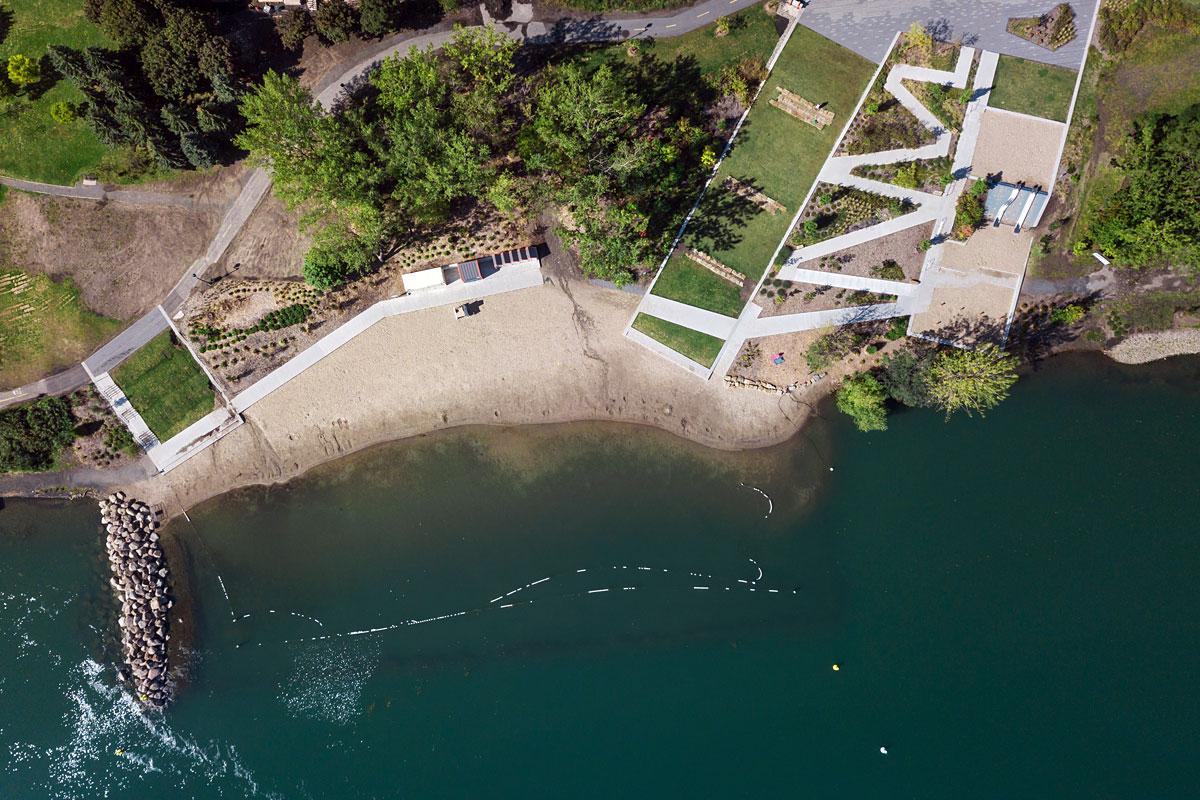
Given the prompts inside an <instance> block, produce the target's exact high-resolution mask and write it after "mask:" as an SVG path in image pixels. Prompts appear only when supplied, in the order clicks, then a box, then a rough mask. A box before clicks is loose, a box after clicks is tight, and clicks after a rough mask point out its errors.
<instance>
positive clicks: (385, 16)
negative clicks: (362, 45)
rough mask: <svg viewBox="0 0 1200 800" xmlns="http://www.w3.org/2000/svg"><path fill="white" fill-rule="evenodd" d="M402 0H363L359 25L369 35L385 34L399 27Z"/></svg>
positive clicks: (360, 5) (359, 10)
mask: <svg viewBox="0 0 1200 800" xmlns="http://www.w3.org/2000/svg"><path fill="white" fill-rule="evenodd" d="M400 1H401V0H361V2H360V3H359V4H358V25H359V28H360V29H361V30H362V32H363V33H365V34H367V35H368V36H383V35H384V34H385V33H391V32H392V31H394V30H396V29H397V27H398V23H399V19H400Z"/></svg>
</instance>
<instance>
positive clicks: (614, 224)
mask: <svg viewBox="0 0 1200 800" xmlns="http://www.w3.org/2000/svg"><path fill="white" fill-rule="evenodd" d="M574 199H575V204H574V209H573V217H574V225H572V226H570V227H562V228H560V229H559V235H560V236H561V237H562V239H563V241H564V242H566V243H567V244H569V245H572V246H574V247H575V248H576V249H577V250H578V252H579V268H580V269H581V270H583V274H584V275H590V276H592V277H596V278H602V279H604V280H609V281H613V282H614V283H616V284H617V285H618V286H624V285H625V284H627V283H629V282H630V281H632V280H633V270H634V268H636V267H638V266H640V265H642V264H643V263H645V261H646V259H647V258H648V257H649V256H650V253H651V252H652V251H653V250H654V241H653V240H651V239H649V238H647V237H646V226H647V225H648V224H649V220H648V219H647V217H646V215H645V214H643V213H642V212H641V211H639V210H638V208H637V206H635V205H634V204H633V203H612V202H608V201H606V200H604V199H603V198H602V197H601V195H600V193H599V192H598V191H597V189H596V187H595V186H594V185H591V184H589V183H588V182H585V184H583V185H582V186H581V188H580V190H578V191H577V192H576V193H575V197H574Z"/></svg>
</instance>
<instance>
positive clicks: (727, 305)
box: [652, 249, 743, 317]
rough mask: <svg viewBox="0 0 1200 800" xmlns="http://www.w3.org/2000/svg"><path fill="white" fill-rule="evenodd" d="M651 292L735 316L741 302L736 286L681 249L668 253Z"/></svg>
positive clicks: (740, 306) (740, 308)
mask: <svg viewBox="0 0 1200 800" xmlns="http://www.w3.org/2000/svg"><path fill="white" fill-rule="evenodd" d="M652 294H656V295H658V296H659V297H668V298H670V299H672V300H678V301H679V302H680V303H687V304H688V305H689V306H695V307H696V308H703V309H705V310H707V311H712V312H715V313H717V314H724V315H725V316H727V317H736V316H737V315H738V314H740V313H741V311H742V305H743V301H742V294H741V290H740V289H739V288H738V287H736V286H734V285H733V284H732V283H730V282H729V281H726V280H722V279H721V278H719V277H717V276H716V275H714V274H713V273H712V272H710V271H709V270H707V269H705V268H704V267H702V266H700V265H699V264H697V263H696V262H695V261H692V260H691V259H690V258H688V257H687V256H686V255H684V254H683V251H682V249H679V250H676V251H675V252H674V253H672V254H671V258H670V259H669V260H668V261H667V266H666V267H665V268H664V269H663V271H662V275H660V276H659V277H658V281H657V282H656V283H655V284H654V291H653V292H652Z"/></svg>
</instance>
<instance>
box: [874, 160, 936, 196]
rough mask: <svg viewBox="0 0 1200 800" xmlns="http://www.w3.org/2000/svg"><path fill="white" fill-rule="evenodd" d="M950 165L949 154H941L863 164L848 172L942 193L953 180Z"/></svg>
mask: <svg viewBox="0 0 1200 800" xmlns="http://www.w3.org/2000/svg"><path fill="white" fill-rule="evenodd" d="M952 165H953V160H952V159H951V158H950V157H949V156H942V157H941V158H922V159H918V160H916V161H900V162H896V163H894V164H863V165H860V166H857V167H854V168H853V169H851V170H850V174H851V175H857V176H858V177H860V178H866V179H867V180H872V181H879V182H881V183H891V184H895V185H896V186H900V187H903V188H905V189H916V190H917V191H921V192H926V193H928V194H942V193H943V191H944V189H945V188H946V186H947V185H948V184H949V183H950V182H951V181H952V180H954V176H953V174H952V173H951V166H952Z"/></svg>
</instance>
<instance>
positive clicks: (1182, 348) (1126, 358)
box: [1104, 328, 1200, 364]
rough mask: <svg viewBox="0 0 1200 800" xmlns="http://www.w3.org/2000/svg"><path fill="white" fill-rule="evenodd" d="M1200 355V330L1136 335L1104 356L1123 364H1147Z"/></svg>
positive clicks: (1105, 352)
mask: <svg viewBox="0 0 1200 800" xmlns="http://www.w3.org/2000/svg"><path fill="white" fill-rule="evenodd" d="M1193 353H1200V328H1185V329H1182V330H1171V331H1155V332H1153V333H1135V334H1133V335H1131V336H1129V337H1127V338H1125V339H1123V340H1122V341H1121V342H1119V343H1118V344H1117V345H1115V346H1114V347H1112V348H1110V349H1108V350H1105V351H1104V354H1105V355H1107V356H1108V357H1109V358H1111V359H1112V360H1114V361H1119V362H1121V363H1122V364H1145V363H1147V362H1149V361H1158V360H1159V359H1162V358H1170V357H1171V356H1183V355H1190V354H1193Z"/></svg>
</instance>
